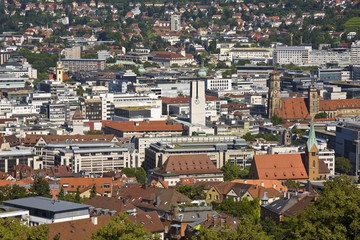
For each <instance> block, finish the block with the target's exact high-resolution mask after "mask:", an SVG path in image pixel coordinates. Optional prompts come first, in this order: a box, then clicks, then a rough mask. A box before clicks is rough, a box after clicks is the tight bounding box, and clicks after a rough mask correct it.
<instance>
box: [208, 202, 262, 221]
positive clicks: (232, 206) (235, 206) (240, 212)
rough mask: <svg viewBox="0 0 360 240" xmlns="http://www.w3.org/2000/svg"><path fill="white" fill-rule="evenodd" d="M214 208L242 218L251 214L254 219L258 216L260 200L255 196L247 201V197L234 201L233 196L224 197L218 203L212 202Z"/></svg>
mask: <svg viewBox="0 0 360 240" xmlns="http://www.w3.org/2000/svg"><path fill="white" fill-rule="evenodd" d="M212 205H213V208H214V210H216V211H218V212H224V213H226V214H229V215H231V216H233V217H238V218H243V217H245V216H251V217H253V218H254V219H257V220H258V219H259V218H260V200H259V199H258V198H255V199H254V200H252V201H249V200H248V198H246V197H245V198H243V199H242V201H240V202H238V201H235V200H234V199H233V198H225V199H224V200H223V201H222V202H221V203H220V204H214V203H212Z"/></svg>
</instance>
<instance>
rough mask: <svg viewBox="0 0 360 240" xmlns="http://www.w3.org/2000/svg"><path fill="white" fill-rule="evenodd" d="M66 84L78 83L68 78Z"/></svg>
mask: <svg viewBox="0 0 360 240" xmlns="http://www.w3.org/2000/svg"><path fill="white" fill-rule="evenodd" d="M64 83H76V81H75V80H74V79H72V78H68V79H65V80H64Z"/></svg>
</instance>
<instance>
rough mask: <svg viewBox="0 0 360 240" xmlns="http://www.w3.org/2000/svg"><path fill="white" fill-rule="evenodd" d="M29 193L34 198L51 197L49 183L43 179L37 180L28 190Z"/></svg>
mask: <svg viewBox="0 0 360 240" xmlns="http://www.w3.org/2000/svg"><path fill="white" fill-rule="evenodd" d="M30 192H31V193H33V194H34V195H35V196H41V197H51V195H50V186H49V183H48V182H47V181H46V180H45V179H43V178H41V177H40V178H37V179H36V180H35V181H34V183H33V185H32V186H31V188H30Z"/></svg>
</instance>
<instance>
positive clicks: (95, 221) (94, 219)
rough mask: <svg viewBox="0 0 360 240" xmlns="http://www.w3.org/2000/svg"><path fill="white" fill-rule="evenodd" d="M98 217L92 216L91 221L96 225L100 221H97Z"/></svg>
mask: <svg viewBox="0 0 360 240" xmlns="http://www.w3.org/2000/svg"><path fill="white" fill-rule="evenodd" d="M97 220H98V219H97V217H91V223H92V224H94V225H97V224H98V221H97Z"/></svg>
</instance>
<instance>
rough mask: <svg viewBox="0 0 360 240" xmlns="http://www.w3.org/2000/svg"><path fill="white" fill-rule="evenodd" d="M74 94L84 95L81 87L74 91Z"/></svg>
mask: <svg viewBox="0 0 360 240" xmlns="http://www.w3.org/2000/svg"><path fill="white" fill-rule="evenodd" d="M75 91H76V94H77V95H79V96H81V95H83V94H84V93H85V90H84V89H83V88H82V86H79V87H78V88H77V89H75Z"/></svg>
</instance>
